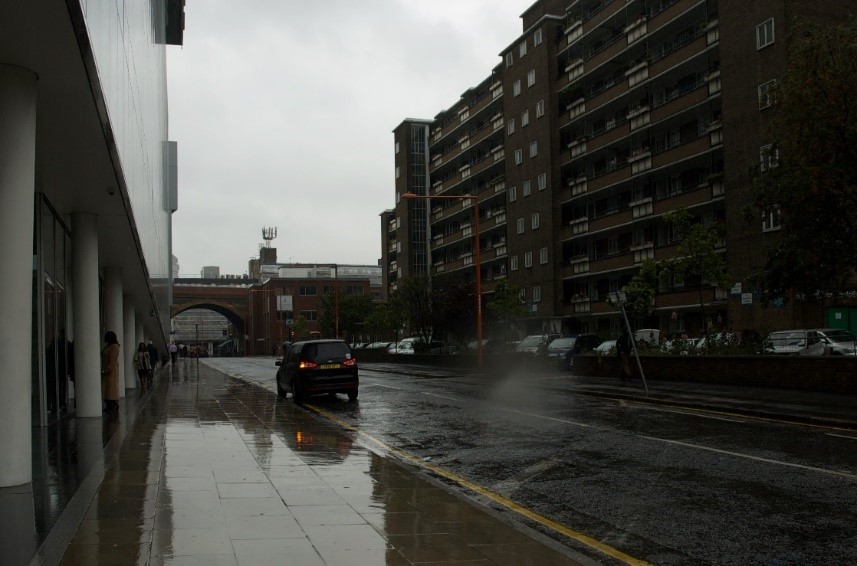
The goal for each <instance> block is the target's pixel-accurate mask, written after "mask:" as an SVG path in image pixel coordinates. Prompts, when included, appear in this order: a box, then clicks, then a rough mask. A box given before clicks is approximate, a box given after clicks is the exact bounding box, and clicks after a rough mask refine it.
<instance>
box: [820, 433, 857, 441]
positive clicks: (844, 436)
mask: <svg viewBox="0 0 857 566" xmlns="http://www.w3.org/2000/svg"><path fill="white" fill-rule="evenodd" d="M824 434H826V435H827V436H835V437H836V438H847V439H848V440H857V436H848V435H847V434H833V433H832V432H825V433H824Z"/></svg>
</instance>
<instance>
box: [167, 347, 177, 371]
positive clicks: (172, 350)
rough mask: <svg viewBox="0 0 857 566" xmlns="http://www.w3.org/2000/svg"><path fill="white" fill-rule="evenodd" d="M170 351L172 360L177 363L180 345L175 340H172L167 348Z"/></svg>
mask: <svg viewBox="0 0 857 566" xmlns="http://www.w3.org/2000/svg"><path fill="white" fill-rule="evenodd" d="M167 349H168V350H169V351H170V361H171V362H172V363H173V365H175V364H176V358H178V356H179V347H178V346H176V343H175V342H170V345H169V347H168V348H167Z"/></svg>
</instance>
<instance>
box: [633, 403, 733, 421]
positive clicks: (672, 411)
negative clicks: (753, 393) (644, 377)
mask: <svg viewBox="0 0 857 566" xmlns="http://www.w3.org/2000/svg"><path fill="white" fill-rule="evenodd" d="M646 408H647V409H649V410H650V411H660V412H662V413H675V414H677V415H687V416H689V417H700V418H703V419H714V420H717V421H726V422H730V423H746V422H747V421H746V420H745V419H733V418H729V417H716V416H714V415H706V414H702V413H697V412H694V411H679V410H678V409H661V408H658V407H646Z"/></svg>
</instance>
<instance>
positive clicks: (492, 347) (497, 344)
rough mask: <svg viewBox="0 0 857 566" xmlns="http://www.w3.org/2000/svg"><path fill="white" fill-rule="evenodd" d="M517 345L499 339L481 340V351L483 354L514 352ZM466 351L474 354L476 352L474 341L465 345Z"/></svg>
mask: <svg viewBox="0 0 857 566" xmlns="http://www.w3.org/2000/svg"><path fill="white" fill-rule="evenodd" d="M517 345H518V343H517V342H512V341H509V340H502V339H500V338H483V339H482V350H483V351H484V352H512V351H514V350H515V347H516V346H517ZM467 351H468V352H475V351H476V340H471V341H470V342H468V343H467Z"/></svg>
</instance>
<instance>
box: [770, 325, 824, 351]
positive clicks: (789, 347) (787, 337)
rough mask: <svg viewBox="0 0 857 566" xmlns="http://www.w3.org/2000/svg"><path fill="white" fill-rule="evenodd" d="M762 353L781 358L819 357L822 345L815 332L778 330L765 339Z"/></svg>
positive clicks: (819, 337) (822, 348)
mask: <svg viewBox="0 0 857 566" xmlns="http://www.w3.org/2000/svg"><path fill="white" fill-rule="evenodd" d="M764 351H765V353H766V354H777V355H781V356H820V355H822V354H824V343H823V342H822V341H821V336H820V335H819V334H818V331H816V330H779V331H777V332H771V333H770V334H768V337H767V338H765V348H764Z"/></svg>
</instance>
